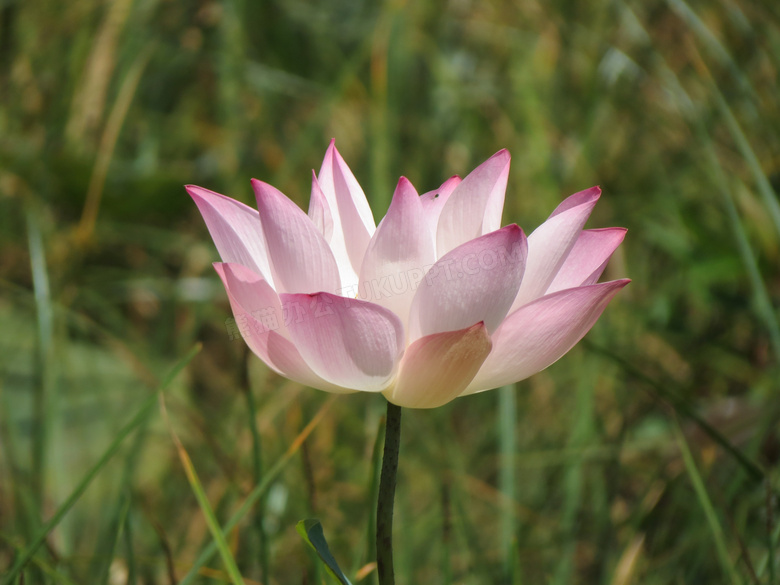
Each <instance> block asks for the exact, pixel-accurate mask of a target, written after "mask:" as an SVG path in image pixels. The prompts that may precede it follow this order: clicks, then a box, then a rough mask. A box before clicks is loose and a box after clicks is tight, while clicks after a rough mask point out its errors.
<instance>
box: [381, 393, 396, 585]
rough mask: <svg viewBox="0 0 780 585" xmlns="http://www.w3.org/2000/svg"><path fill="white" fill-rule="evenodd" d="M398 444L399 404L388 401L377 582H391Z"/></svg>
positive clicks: (389, 583)
mask: <svg viewBox="0 0 780 585" xmlns="http://www.w3.org/2000/svg"><path fill="white" fill-rule="evenodd" d="M400 446H401V407H400V406H396V405H395V404H392V403H390V402H388V403H387V426H386V430H385V450H384V454H383V455H382V474H381V477H380V479H379V497H378V499H377V507H376V568H377V574H378V575H379V585H394V583H395V575H394V574H393V500H394V499H395V476H396V473H397V471H398V450H399V447H400Z"/></svg>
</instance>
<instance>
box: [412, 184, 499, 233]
mask: <svg viewBox="0 0 780 585" xmlns="http://www.w3.org/2000/svg"><path fill="white" fill-rule="evenodd" d="M460 183H461V178H460V177H459V176H458V175H454V176H452V177H450V178H449V179H447V180H446V181H444V183H442V185H441V187H439V188H438V189H436V190H435V191H428V192H427V193H423V194H422V195H420V203H422V208H423V214H424V215H425V219H426V220H427V221H428V224H429V225H430V229H431V233H432V234H434V235H435V234H436V227H437V226H438V225H439V216H440V215H441V210H442V208H443V207H444V204H445V203H447V200H448V199H449V198H450V195H452V192H453V191H454V190H455V187H457V186H458V185H460ZM496 229H498V228H496Z"/></svg>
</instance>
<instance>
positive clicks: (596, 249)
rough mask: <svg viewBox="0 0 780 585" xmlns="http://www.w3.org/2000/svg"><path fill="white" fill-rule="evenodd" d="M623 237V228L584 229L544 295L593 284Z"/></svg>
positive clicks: (624, 231) (624, 232)
mask: <svg viewBox="0 0 780 585" xmlns="http://www.w3.org/2000/svg"><path fill="white" fill-rule="evenodd" d="M625 235H626V230H625V228H605V229H596V230H583V231H582V232H580V236H579V238H577V242H576V243H575V244H574V247H573V248H572V249H571V252H569V255H568V256H567V257H566V260H565V261H564V263H563V266H561V269H560V270H559V271H558V274H556V275H555V278H554V279H553V281H552V284H550V286H549V288H548V289H547V291H546V292H545V294H550V293H554V292H556V291H559V290H564V289H567V288H574V287H575V286H584V285H587V284H595V283H596V282H597V281H598V279H599V277H600V276H601V273H602V272H604V269H605V268H606V267H607V262H608V261H609V258H610V256H612V253H613V252H614V251H615V250H616V249H617V247H618V246H619V245H620V243H621V242H622V241H623V238H624V237H625Z"/></svg>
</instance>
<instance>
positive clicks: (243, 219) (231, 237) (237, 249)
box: [186, 185, 274, 286]
mask: <svg viewBox="0 0 780 585" xmlns="http://www.w3.org/2000/svg"><path fill="white" fill-rule="evenodd" d="M186 189H187V193H189V194H190V196H191V197H192V199H193V200H194V201H195V204H196V205H197V206H198V209H199V210H200V213H201V215H202V216H203V219H204V220H205V222H206V227H207V228H208V230H209V233H210V234H211V238H212V239H213V240H214V244H215V245H216V246H217V251H218V252H219V255H220V257H221V258H222V261H223V262H235V263H237V264H243V265H244V266H246V267H248V268H251V269H252V270H253V271H255V272H257V273H258V274H260V275H261V276H262V277H263V278H264V279H265V280H267V281H268V282H269V283H270V284H271V285H272V286H273V282H274V281H273V276H272V272H271V264H270V260H269V257H268V249H267V248H266V244H265V236H264V235H263V226H262V224H261V223H260V217H259V215H258V213H257V211H256V210H254V209H252V208H251V207H248V206H246V205H244V204H243V203H240V202H238V201H236V200H235V199H231V198H230V197H225V196H224V195H220V194H219V193H215V192H214V191H209V190H208V189H204V188H202V187H198V186H196V185H187V186H186Z"/></svg>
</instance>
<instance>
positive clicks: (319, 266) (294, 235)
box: [252, 179, 341, 293]
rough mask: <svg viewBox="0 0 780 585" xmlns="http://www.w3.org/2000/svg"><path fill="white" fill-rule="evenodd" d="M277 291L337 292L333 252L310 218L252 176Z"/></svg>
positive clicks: (337, 275) (337, 278)
mask: <svg viewBox="0 0 780 585" xmlns="http://www.w3.org/2000/svg"><path fill="white" fill-rule="evenodd" d="M252 187H253V188H254V190H255V194H256V195H257V208H258V209H259V210H260V219H261V221H262V222H263V228H264V230H265V239H266V242H267V244H268V252H269V254H270V256H271V259H272V263H273V268H274V282H275V284H276V287H275V288H276V290H277V291H279V292H319V291H327V292H334V293H335V292H336V291H338V290H339V289H340V288H341V279H340V277H339V269H338V266H337V265H336V259H335V258H334V257H333V252H331V251H330V248H329V247H328V244H327V243H326V242H325V239H324V238H323V236H322V234H321V233H320V232H319V231H318V230H317V228H316V227H315V225H314V224H313V223H312V222H311V220H310V219H309V217H308V216H307V215H306V214H305V213H304V212H303V211H302V210H301V208H300V207H298V206H297V205H296V204H295V203H293V202H292V201H290V200H289V199H288V198H287V197H286V196H285V195H284V194H283V193H282V192H281V191H279V190H278V189H275V188H274V187H272V186H271V185H269V184H268V183H263V182H262V181H258V180H257V179H252Z"/></svg>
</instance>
